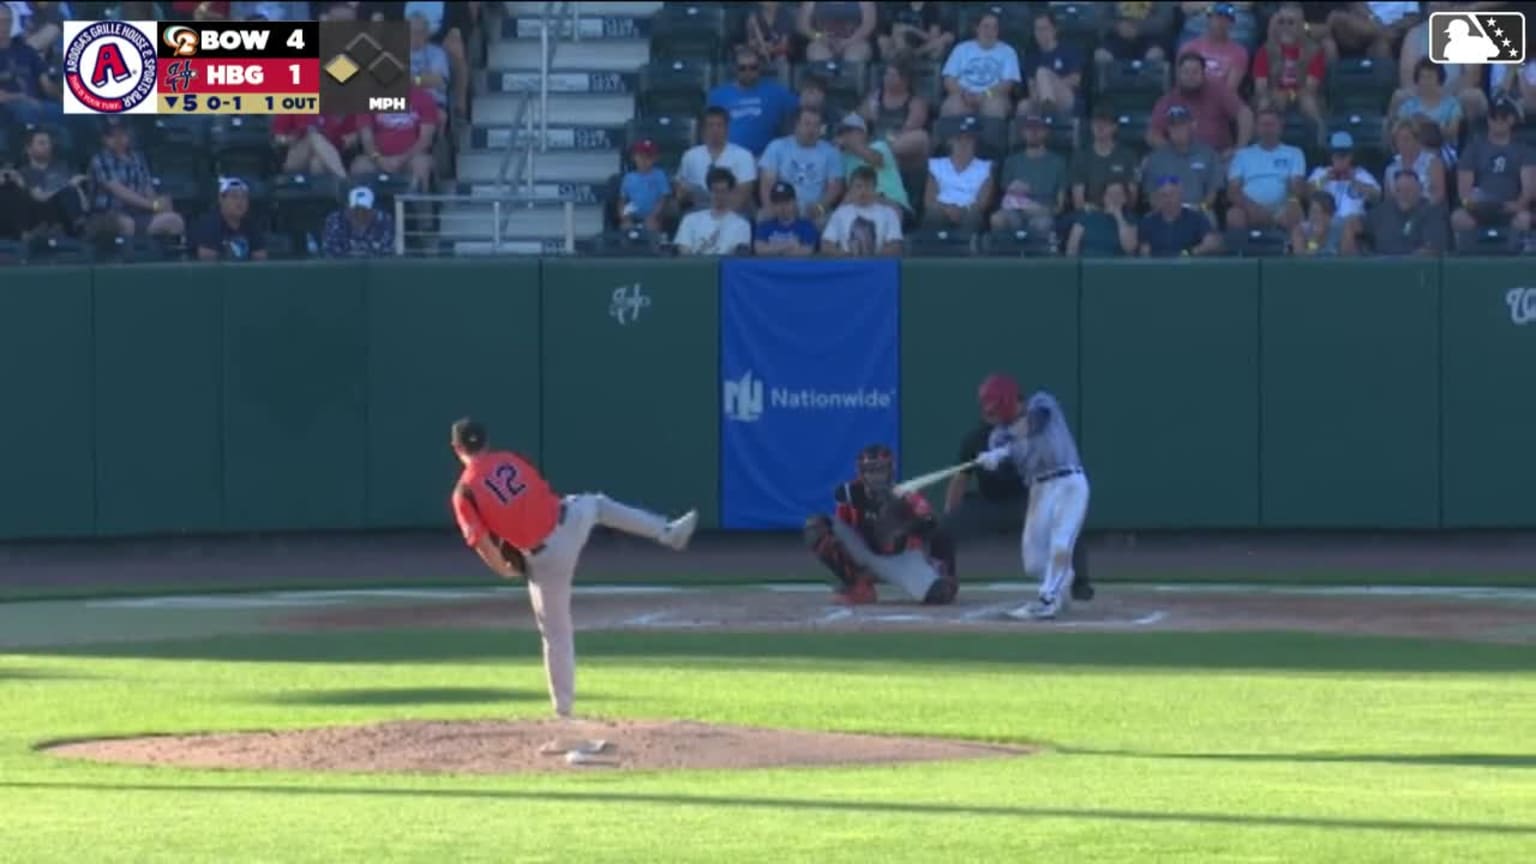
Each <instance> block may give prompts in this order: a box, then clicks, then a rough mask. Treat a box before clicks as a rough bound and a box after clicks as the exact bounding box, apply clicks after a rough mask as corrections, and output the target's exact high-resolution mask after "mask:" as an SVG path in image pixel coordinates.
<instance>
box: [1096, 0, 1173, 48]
mask: <svg viewBox="0 0 1536 864" xmlns="http://www.w3.org/2000/svg"><path fill="white" fill-rule="evenodd" d="M1110 5H1112V6H1114V14H1115V16H1116V17H1117V18H1129V19H1130V20H1132V21H1135V22H1136V33H1137V34H1138V35H1140V36H1145V37H1147V38H1149V39H1151V40H1152V42H1153V43H1154V44H1156V45H1158V46H1160V47H1162V48H1168V47H1169V46H1171V45H1172V44H1173V36H1174V29H1175V27H1176V26H1177V24H1178V17H1179V7H1178V4H1176V3H1150V2H1146V0H1138V2H1122V3H1112V4H1110Z"/></svg>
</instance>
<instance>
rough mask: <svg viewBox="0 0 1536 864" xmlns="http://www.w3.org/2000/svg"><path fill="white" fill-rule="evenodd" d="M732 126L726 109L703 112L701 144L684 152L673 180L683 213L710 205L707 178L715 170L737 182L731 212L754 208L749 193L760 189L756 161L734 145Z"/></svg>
mask: <svg viewBox="0 0 1536 864" xmlns="http://www.w3.org/2000/svg"><path fill="white" fill-rule="evenodd" d="M730 125H731V115H730V114H727V113H726V111H725V109H724V108H719V107H711V108H706V109H704V116H703V118H702V119H701V120H700V121H699V143H698V144H696V145H694V146H692V147H690V148H688V150H687V152H685V153H683V159H682V163H681V165H680V166H679V167H678V169H677V177H675V178H674V179H673V194H675V195H676V196H677V201H678V204H679V206H680V207H682V208H683V209H684V210H694V209H697V208H700V207H708V206H709V200H710V199H709V188H708V178H709V172H710V170H711V169H713V168H724V169H726V170H727V171H730V172H731V176H732V177H734V178H735V179H736V183H737V185H736V187H735V188H734V189H733V190H732V192H731V194H732V195H734V196H735V198H734V201H733V203H732V205H731V209H733V210H738V211H745V210H747V209H749V208H750V207H751V205H752V201H751V196H750V194H749V193H750V192H751V190H753V189H755V188H757V159H756V158H754V157H753V156H752V154H751V152H749V151H748V150H747V148H745V147H743V146H741V145H740V144H733V143H731V141H730Z"/></svg>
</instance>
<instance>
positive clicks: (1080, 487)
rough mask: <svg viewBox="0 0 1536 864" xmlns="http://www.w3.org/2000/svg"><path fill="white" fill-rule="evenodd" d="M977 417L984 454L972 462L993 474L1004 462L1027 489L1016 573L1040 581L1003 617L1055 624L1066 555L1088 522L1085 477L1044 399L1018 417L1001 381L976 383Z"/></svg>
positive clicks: (1014, 396)
mask: <svg viewBox="0 0 1536 864" xmlns="http://www.w3.org/2000/svg"><path fill="white" fill-rule="evenodd" d="M981 394H982V403H983V411H984V412H985V414H986V415H987V418H988V419H989V420H990V421H991V422H992V423H993V424H994V425H993V427H992V434H991V436H990V437H989V439H988V442H987V443H988V447H989V449H988V450H987V451H986V452H984V453H982V454H981V455H980V456H979V457H977V461H978V463H979V464H980V466H981V467H982V468H984V469H986V470H988V471H995V470H997V469H998V467H999V466H1001V465H1003V464H1004V463H1005V462H1012V464H1013V466H1014V467H1015V468H1016V469H1017V470H1018V472H1019V476H1020V477H1022V478H1024V480H1025V482H1026V483H1028V484H1029V506H1028V509H1027V510H1026V511H1025V516H1024V533H1023V538H1022V543H1021V545H1022V547H1023V555H1024V572H1025V573H1027V574H1029V575H1030V576H1033V577H1035V578H1037V579H1039V580H1040V596H1039V598H1038V599H1036V600H1035V601H1034V602H1032V603H1029V604H1028V605H1025V606H1022V607H1020V608H1018V609H1014V610H1012V611H1011V612H1009V613H1008V615H1009V616H1010V617H1014V618H1024V619H1049V618H1055V617H1056V616H1057V615H1058V614H1060V613H1061V611H1062V609H1063V608H1064V607H1065V606H1066V603H1067V599H1068V596H1069V592H1070V591H1071V588H1072V577H1073V573H1072V549H1073V547H1074V546H1075V545H1076V544H1077V535H1078V532H1080V531H1081V530H1082V528H1083V518H1084V517H1085V516H1086V515H1087V514H1088V476H1087V474H1085V473H1084V472H1083V465H1082V460H1081V459H1080V458H1079V457H1078V455H1077V442H1076V441H1074V440H1073V438H1072V430H1071V429H1069V428H1068V426H1067V418H1066V415H1065V414H1064V413H1063V412H1062V410H1061V405H1060V404H1059V403H1058V402H1057V401H1056V398H1055V397H1054V396H1052V395H1051V394H1049V393H1045V392H1040V393H1036V394H1035V395H1033V396H1031V397H1030V398H1029V402H1028V403H1027V404H1025V405H1024V406H1023V409H1022V410H1020V404H1019V402H1020V400H1019V389H1018V385H1017V384H1015V383H1014V382H1013V381H1012V379H1010V378H1008V377H1007V376H1004V375H993V376H990V377H989V378H988V379H987V380H986V381H984V382H983V383H982V389H981Z"/></svg>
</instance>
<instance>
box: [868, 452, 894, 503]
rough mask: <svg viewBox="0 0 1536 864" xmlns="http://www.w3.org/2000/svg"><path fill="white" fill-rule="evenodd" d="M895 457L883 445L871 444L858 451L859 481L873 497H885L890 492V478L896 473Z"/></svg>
mask: <svg viewBox="0 0 1536 864" xmlns="http://www.w3.org/2000/svg"><path fill="white" fill-rule="evenodd" d="M895 461H896V460H895V457H893V456H892V455H891V448H889V447H887V446H885V445H884V444H871V445H869V446H868V447H865V448H864V449H863V450H860V451H859V480H860V481H861V482H862V483H863V484H864V488H865V489H867V490H869V492H870V493H871V494H873V495H885V494H886V493H888V492H890V491H891V478H892V477H893V476H894V475H895V473H896V467H895Z"/></svg>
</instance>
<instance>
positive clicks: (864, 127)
mask: <svg viewBox="0 0 1536 864" xmlns="http://www.w3.org/2000/svg"><path fill="white" fill-rule="evenodd" d="M837 147H838V149H839V150H841V151H843V180H844V182H847V183H850V184H851V183H852V181H853V175H854V173H855V172H857V171H858V170H859V169H860V168H866V167H867V168H869V170H871V171H873V172H875V192H876V197H877V198H878V199H879V201H880V202H881V203H883V204H885V205H887V206H889V207H892V208H894V209H895V210H896V216H897V219H902V218H905V217H906V216H907V215H909V214H911V213H912V202H911V201H910V200H908V198H907V187H906V186H904V185H902V182H901V170H900V169H899V168H897V167H896V154H895V153H893V152H891V145H889V144H887V143H886V142H884V141H873V142H872V141H870V140H869V126H868V124H866V123H865V122H864V118H863V117H860V116H859V115H857V114H849V115H848V116H847V117H844V118H843V122H841V123H839V124H838V127H837Z"/></svg>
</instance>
